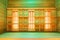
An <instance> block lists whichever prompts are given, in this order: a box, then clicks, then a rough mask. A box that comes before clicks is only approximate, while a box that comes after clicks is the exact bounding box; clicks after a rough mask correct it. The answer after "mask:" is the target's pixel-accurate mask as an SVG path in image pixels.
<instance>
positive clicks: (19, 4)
mask: <svg viewBox="0 0 60 40" xmlns="http://www.w3.org/2000/svg"><path fill="white" fill-rule="evenodd" d="M8 7H9V8H53V7H55V0H9V5H8Z"/></svg>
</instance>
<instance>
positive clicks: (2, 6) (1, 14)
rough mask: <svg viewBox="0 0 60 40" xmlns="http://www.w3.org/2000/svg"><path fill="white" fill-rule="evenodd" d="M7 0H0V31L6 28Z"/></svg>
mask: <svg viewBox="0 0 60 40" xmlns="http://www.w3.org/2000/svg"><path fill="white" fill-rule="evenodd" d="M6 9H7V0H0V33H3V32H4V31H5V30H6V25H7V24H6V14H7V13H6V12H7V11H6Z"/></svg>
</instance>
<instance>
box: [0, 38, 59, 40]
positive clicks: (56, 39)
mask: <svg viewBox="0 0 60 40" xmlns="http://www.w3.org/2000/svg"><path fill="white" fill-rule="evenodd" d="M0 40H60V38H0Z"/></svg>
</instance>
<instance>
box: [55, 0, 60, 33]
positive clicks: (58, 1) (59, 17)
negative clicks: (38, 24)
mask: <svg viewBox="0 0 60 40" xmlns="http://www.w3.org/2000/svg"><path fill="white" fill-rule="evenodd" d="M55 5H56V13H57V30H58V32H60V0H56V4H55Z"/></svg>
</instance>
